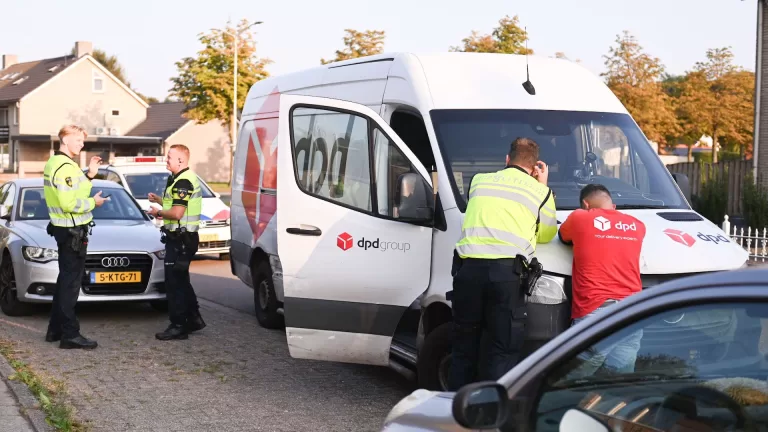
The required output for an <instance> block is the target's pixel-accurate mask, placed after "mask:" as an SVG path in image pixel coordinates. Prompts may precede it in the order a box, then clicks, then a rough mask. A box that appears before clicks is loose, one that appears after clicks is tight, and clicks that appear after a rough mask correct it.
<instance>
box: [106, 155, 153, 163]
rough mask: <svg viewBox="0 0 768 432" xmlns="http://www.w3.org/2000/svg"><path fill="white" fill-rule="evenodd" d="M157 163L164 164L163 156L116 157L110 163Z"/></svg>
mask: <svg viewBox="0 0 768 432" xmlns="http://www.w3.org/2000/svg"><path fill="white" fill-rule="evenodd" d="M146 162H149V163H153V162H154V163H158V162H165V156H117V157H115V158H114V159H113V160H112V163H115V164H117V163H120V164H124V163H146Z"/></svg>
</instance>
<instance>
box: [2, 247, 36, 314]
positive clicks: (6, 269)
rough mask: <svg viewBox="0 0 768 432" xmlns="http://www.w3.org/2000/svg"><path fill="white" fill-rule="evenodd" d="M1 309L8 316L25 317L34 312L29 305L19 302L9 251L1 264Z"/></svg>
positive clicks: (4, 255)
mask: <svg viewBox="0 0 768 432" xmlns="http://www.w3.org/2000/svg"><path fill="white" fill-rule="evenodd" d="M0 309H2V311H3V313H4V314H6V315H7V316H23V315H29V314H30V313H31V312H32V307H31V306H30V305H29V304H26V303H22V302H21V301H19V297H18V290H17V289H16V275H15V274H14V272H13V262H11V254H9V253H8V252H7V251H6V252H5V253H4V254H3V260H2V262H0Z"/></svg>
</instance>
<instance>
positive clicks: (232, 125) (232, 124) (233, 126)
mask: <svg viewBox="0 0 768 432" xmlns="http://www.w3.org/2000/svg"><path fill="white" fill-rule="evenodd" d="M261 23H263V21H256V22H254V23H252V24H251V25H249V26H248V27H245V28H244V29H242V30H240V31H238V32H237V33H234V34H233V33H230V32H228V31H226V30H223V32H224V33H226V34H228V35H230V36H232V39H234V52H235V54H234V56H235V58H234V61H235V67H234V74H235V76H234V89H233V90H234V91H233V96H232V118H231V120H230V121H229V133H230V137H231V138H230V139H231V140H232V142H231V143H230V145H229V152H230V158H229V184H230V186H231V185H232V172H233V170H234V169H235V148H236V146H237V51H238V41H239V40H240V35H241V34H242V33H243V32H244V31H246V30H248V29H249V28H251V27H253V26H255V25H258V24H261Z"/></svg>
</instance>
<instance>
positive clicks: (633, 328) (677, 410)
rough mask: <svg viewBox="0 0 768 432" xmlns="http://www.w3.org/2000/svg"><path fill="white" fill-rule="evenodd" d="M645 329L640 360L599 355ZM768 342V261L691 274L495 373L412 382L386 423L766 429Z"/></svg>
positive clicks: (585, 429) (390, 429)
mask: <svg viewBox="0 0 768 432" xmlns="http://www.w3.org/2000/svg"><path fill="white" fill-rule="evenodd" d="M639 331H642V339H641V344H640V350H639V352H638V353H637V357H636V360H635V362H634V368H628V369H626V370H617V369H613V370H611V369H609V368H606V367H604V366H602V367H600V368H596V367H595V365H599V364H600V362H599V361H598V362H597V363H591V361H594V360H595V359H597V358H598V357H596V353H598V352H599V351H600V350H601V349H604V348H605V347H610V346H613V345H614V344H616V343H617V342H618V341H619V340H621V339H623V338H626V337H627V336H629V335H631V334H637V332H639ZM767 352H768V270H766V269H760V270H755V269H745V270H735V271H728V272H717V273H710V274H703V275H699V276H692V277H687V278H683V279H678V280H675V281H672V282H667V283H664V284H661V285H658V286H656V287H653V288H650V289H647V290H644V291H643V292H641V293H639V294H636V295H634V296H632V297H630V298H628V299H626V300H624V301H622V302H619V303H617V304H616V305H615V306H614V307H613V310H611V311H610V313H605V314H603V315H601V316H597V317H595V318H594V319H589V320H584V321H583V322H581V323H579V324H578V325H576V326H573V327H571V328H569V329H568V330H566V331H565V332H564V333H562V334H560V335H559V336H557V337H556V338H554V339H553V340H551V341H550V342H548V343H547V344H545V345H544V346H543V347H541V348H539V349H538V350H537V351H535V352H533V353H532V354H531V355H529V356H528V357H527V358H526V359H524V360H523V361H522V362H520V363H519V364H518V365H517V366H515V367H514V368H512V369H511V370H510V371H509V372H508V373H507V374H506V375H504V376H503V377H502V378H501V379H499V380H498V382H496V381H490V382H479V383H474V384H469V385H466V386H464V387H463V388H461V389H459V391H458V392H456V393H452V392H432V391H426V390H417V391H415V392H413V393H412V394H411V395H409V396H408V397H406V398H404V399H403V400H402V401H400V402H399V403H398V404H397V405H396V406H395V407H394V408H393V409H392V410H391V412H390V414H389V416H388V417H387V419H386V420H385V424H384V427H383V430H384V431H387V432H395V431H397V432H400V431H449V430H450V431H455V430H460V429H461V428H462V427H463V428H468V429H473V430H488V429H493V430H497V429H498V430H501V431H536V432H540V431H558V430H560V431H580V432H592V431H608V430H625V431H626V430H636V431H672V430H697V431H698V430H766V429H767V428H768V381H767V378H768V361H766V353H767ZM590 365H591V366H592V368H591V369H590V368H589V366H590Z"/></svg>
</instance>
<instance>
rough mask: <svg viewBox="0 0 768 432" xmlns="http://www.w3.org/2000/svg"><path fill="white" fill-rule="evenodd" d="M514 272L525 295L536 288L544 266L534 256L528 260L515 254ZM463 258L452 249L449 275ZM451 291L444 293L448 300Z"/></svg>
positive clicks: (528, 294)
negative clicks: (451, 263)
mask: <svg viewBox="0 0 768 432" xmlns="http://www.w3.org/2000/svg"><path fill="white" fill-rule="evenodd" d="M514 260H515V273H517V275H518V276H520V286H521V287H522V288H523V292H525V295H527V296H529V297H530V296H532V295H533V291H534V290H535V289H536V283H538V282H539V278H541V274H542V273H543V272H544V266H543V265H541V263H540V262H539V259H538V258H536V257H534V258H533V259H532V260H530V261H528V258H527V257H526V256H524V255H519V254H518V255H517V256H516V257H515V258H514ZM463 261H464V260H463V259H462V258H461V257H460V256H459V254H458V253H457V252H456V250H454V251H453V266H452V268H451V276H456V274H457V273H458V272H459V269H460V268H461V266H462V264H463ZM452 294H453V291H449V292H448V293H446V296H445V297H446V300H448V301H450V300H451V297H452Z"/></svg>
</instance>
